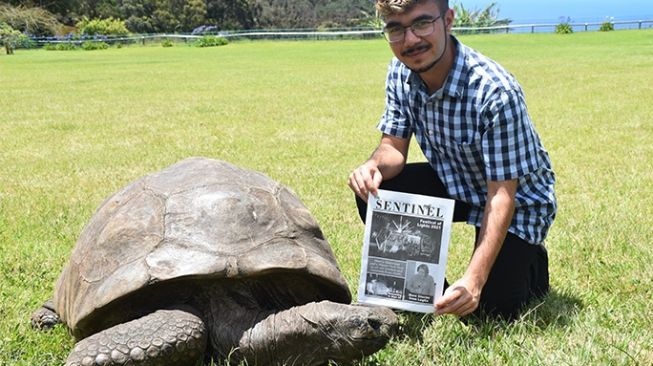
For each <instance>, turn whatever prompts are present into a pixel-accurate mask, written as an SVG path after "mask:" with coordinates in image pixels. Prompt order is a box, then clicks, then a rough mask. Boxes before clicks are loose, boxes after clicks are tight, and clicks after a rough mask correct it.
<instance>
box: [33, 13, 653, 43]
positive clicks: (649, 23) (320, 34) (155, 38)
mask: <svg viewBox="0 0 653 366" xmlns="http://www.w3.org/2000/svg"><path fill="white" fill-rule="evenodd" d="M611 23H612V25H613V26H614V29H615V30H619V29H645V28H653V19H650V20H631V21H613V22H611ZM569 24H570V25H571V27H572V29H573V30H574V31H595V30H598V29H599V28H600V27H601V25H602V24H603V22H599V23H569ZM557 25H558V24H554V23H550V24H516V25H505V26H497V27H480V28H479V27H454V28H453V31H454V33H458V34H478V33H527V32H530V33H536V32H537V33H540V32H554V31H555V28H556V26H557ZM215 35H217V36H220V37H224V38H227V39H232V40H237V39H313V40H321V39H361V38H362V39H367V38H378V37H381V31H380V30H379V29H370V28H368V29H362V28H358V29H334V30H326V31H316V30H309V29H306V30H243V31H223V32H218V33H216V34H215ZM199 38H202V36H201V35H192V34H143V35H134V36H129V37H92V38H85V39H75V38H72V39H66V38H35V39H34V40H35V41H36V42H37V43H38V44H41V45H43V44H48V43H82V42H84V41H87V40H97V41H105V42H107V43H142V44H146V43H154V42H161V41H162V40H165V39H169V40H176V41H178V42H193V41H195V40H197V39H199Z"/></svg>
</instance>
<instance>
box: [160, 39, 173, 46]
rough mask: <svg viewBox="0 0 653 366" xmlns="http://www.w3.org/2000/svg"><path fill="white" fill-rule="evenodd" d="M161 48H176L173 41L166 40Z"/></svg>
mask: <svg viewBox="0 0 653 366" xmlns="http://www.w3.org/2000/svg"><path fill="white" fill-rule="evenodd" d="M161 46H163V47H172V46H174V44H173V43H172V41H171V40H169V39H164V40H163V41H161Z"/></svg>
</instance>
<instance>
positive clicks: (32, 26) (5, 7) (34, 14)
mask: <svg viewBox="0 0 653 366" xmlns="http://www.w3.org/2000/svg"><path fill="white" fill-rule="evenodd" d="M0 22H2V23H5V24H7V25H8V26H10V27H11V28H12V29H15V30H18V31H20V32H22V33H29V34H34V35H53V34H56V33H57V32H58V30H59V29H60V27H61V23H59V21H58V20H57V17H56V16H54V14H52V13H50V12H49V11H47V10H45V9H41V8H38V7H26V6H23V5H18V6H13V5H10V4H4V3H0Z"/></svg>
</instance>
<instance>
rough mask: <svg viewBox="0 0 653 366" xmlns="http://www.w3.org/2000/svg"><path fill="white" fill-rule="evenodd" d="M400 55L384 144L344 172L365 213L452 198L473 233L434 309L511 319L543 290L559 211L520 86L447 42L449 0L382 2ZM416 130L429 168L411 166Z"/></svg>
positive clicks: (391, 79) (389, 86)
mask: <svg viewBox="0 0 653 366" xmlns="http://www.w3.org/2000/svg"><path fill="white" fill-rule="evenodd" d="M376 7H377V9H378V10H379V12H380V14H381V16H382V17H383V18H384V21H385V27H384V35H385V37H386V39H387V40H388V42H389V45H390V48H391V49H392V52H393V53H394V55H395V58H394V59H393V60H392V62H391V64H390V67H389V72H388V78H387V82H386V107H385V113H384V114H383V116H382V118H381V121H380V122H379V125H378V128H379V130H380V131H381V132H382V134H383V135H382V137H381V142H380V144H379V146H378V147H377V148H376V150H375V151H374V152H373V153H372V156H371V157H370V158H369V159H368V160H367V161H366V162H365V163H363V164H362V165H361V166H360V167H358V168H357V169H355V170H354V171H353V172H352V173H351V175H350V176H349V180H348V184H349V186H350V187H351V189H352V190H353V191H354V192H355V193H356V195H357V196H358V197H357V202H358V205H359V211H360V213H361V217H362V218H364V217H365V214H364V213H365V202H366V200H367V195H368V193H372V194H376V191H377V189H379V188H383V189H389V190H396V191H404V192H411V193H418V194H425V195H431V196H438V197H449V198H452V199H455V200H456V207H455V212H454V220H455V221H467V222H468V223H469V224H471V225H474V226H475V227H476V242H475V245H474V250H473V254H472V257H471V260H470V262H469V265H468V267H467V270H466V271H465V273H464V275H463V276H462V278H460V279H458V280H457V281H456V282H454V283H453V284H451V285H450V286H449V287H448V288H447V289H446V290H445V292H444V295H443V296H442V297H441V298H440V299H439V300H438V301H437V302H436V303H435V307H436V313H437V314H456V315H460V316H463V315H467V314H470V313H472V312H475V313H480V314H487V315H492V316H502V317H505V318H514V317H516V316H517V315H518V314H519V310H520V308H521V307H522V306H523V305H524V304H526V303H527V302H528V301H530V300H531V299H533V298H535V297H538V296H542V295H544V294H546V293H547V292H548V289H549V274H548V258H547V252H546V250H545V248H544V245H543V242H544V239H545V238H546V235H547V232H548V229H549V227H550V225H551V224H552V222H553V219H554V217H555V213H556V199H555V194H554V190H553V184H554V180H555V178H554V174H553V171H552V169H551V162H550V159H549V156H548V154H547V152H546V150H544V148H543V146H542V144H541V142H540V138H539V136H538V135H537V133H536V131H535V129H534V127H533V125H532V123H531V121H530V117H529V116H528V112H527V110H526V105H525V101H524V95H523V92H522V90H521V87H520V86H519V84H518V83H517V81H516V80H515V79H514V78H513V76H512V75H511V74H509V73H508V72H507V71H505V70H504V69H503V68H502V67H501V66H500V65H498V64H497V63H495V62H494V61H492V60H490V59H488V58H487V57H485V56H483V55H481V54H479V53H478V52H476V51H474V50H472V49H470V48H468V47H466V46H465V45H463V44H462V43H460V42H459V41H458V40H457V39H456V38H455V37H453V36H452V35H451V28H452V25H453V23H454V12H453V10H452V9H450V8H449V5H448V1H446V0H421V1H420V0H377V1H376ZM412 135H414V136H415V139H416V141H417V142H418V143H419V145H420V147H421V149H422V151H423V152H424V155H425V156H426V159H427V160H428V163H421V164H406V157H407V153H408V146H409V141H410V137H411V136H412Z"/></svg>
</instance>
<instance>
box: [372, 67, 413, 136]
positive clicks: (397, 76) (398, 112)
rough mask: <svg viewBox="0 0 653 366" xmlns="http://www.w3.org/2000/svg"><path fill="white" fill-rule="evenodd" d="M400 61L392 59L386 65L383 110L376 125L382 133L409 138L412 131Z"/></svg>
mask: <svg viewBox="0 0 653 366" xmlns="http://www.w3.org/2000/svg"><path fill="white" fill-rule="evenodd" d="M400 65H401V63H400V62H399V60H397V59H393V61H392V62H391V63H390V66H389V67H388V77H387V79H386V83H385V111H384V112H383V115H382V116H381V120H380V121H379V124H378V125H377V128H378V129H379V131H381V132H383V133H384V134H387V135H391V136H395V137H399V138H409V137H410V135H411V134H412V132H413V129H412V127H411V125H410V121H409V119H408V118H407V112H406V108H407V99H406V97H407V96H406V94H405V92H404V90H403V89H404V88H403V81H402V74H401V68H400Z"/></svg>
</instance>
